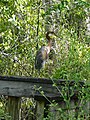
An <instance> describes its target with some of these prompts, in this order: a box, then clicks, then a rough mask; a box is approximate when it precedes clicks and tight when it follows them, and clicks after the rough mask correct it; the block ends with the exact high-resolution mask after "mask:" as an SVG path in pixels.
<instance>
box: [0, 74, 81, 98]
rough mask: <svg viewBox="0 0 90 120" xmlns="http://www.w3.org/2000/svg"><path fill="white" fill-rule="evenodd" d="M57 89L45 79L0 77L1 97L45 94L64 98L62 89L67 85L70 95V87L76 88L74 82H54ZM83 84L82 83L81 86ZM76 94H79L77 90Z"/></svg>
mask: <svg viewBox="0 0 90 120" xmlns="http://www.w3.org/2000/svg"><path fill="white" fill-rule="evenodd" d="M54 82H55V84H57V87H56V86H55V85H54V86H53V80H49V79H44V78H29V77H7V76H6V77H4V76H0V95H7V96H16V97H35V98H36V97H39V98H40V97H42V96H43V95H42V94H41V93H42V91H43V94H44V95H45V96H46V97H48V98H51V99H55V98H56V99H57V98H59V99H60V97H62V94H61V93H62V87H64V86H65V85H66V84H67V86H68V90H67V91H66V92H68V93H70V89H69V87H72V88H73V86H74V84H75V82H74V81H67V82H66V81H64V80H58V81H54ZM82 85H83V82H80V86H82ZM73 90H74V92H75V93H76V94H77V91H76V89H75V88H73Z"/></svg>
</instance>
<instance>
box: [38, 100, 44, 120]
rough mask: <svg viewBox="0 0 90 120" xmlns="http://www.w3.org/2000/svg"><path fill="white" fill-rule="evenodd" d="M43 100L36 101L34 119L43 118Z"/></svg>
mask: <svg viewBox="0 0 90 120" xmlns="http://www.w3.org/2000/svg"><path fill="white" fill-rule="evenodd" d="M44 104H45V103H44V101H37V108H36V120H43V117H44Z"/></svg>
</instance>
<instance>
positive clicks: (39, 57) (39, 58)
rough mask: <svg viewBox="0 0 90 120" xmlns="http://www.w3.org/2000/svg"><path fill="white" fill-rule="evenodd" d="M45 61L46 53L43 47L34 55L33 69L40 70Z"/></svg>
mask: <svg viewBox="0 0 90 120" xmlns="http://www.w3.org/2000/svg"><path fill="white" fill-rule="evenodd" d="M46 59H47V52H46V49H45V46H43V47H41V48H40V50H39V51H38V52H37V54H36V57H35V68H36V69H38V70H40V69H41V68H42V67H43V65H44V63H45V60H46Z"/></svg>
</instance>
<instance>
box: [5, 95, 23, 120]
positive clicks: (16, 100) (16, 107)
mask: <svg viewBox="0 0 90 120" xmlns="http://www.w3.org/2000/svg"><path fill="white" fill-rule="evenodd" d="M20 106H21V99H20V97H11V96H9V97H8V104H7V112H8V113H9V115H10V116H11V120H20Z"/></svg>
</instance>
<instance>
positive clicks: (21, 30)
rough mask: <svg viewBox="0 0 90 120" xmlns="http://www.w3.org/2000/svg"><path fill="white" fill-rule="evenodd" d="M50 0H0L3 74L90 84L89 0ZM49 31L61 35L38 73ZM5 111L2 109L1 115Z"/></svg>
mask: <svg viewBox="0 0 90 120" xmlns="http://www.w3.org/2000/svg"><path fill="white" fill-rule="evenodd" d="M50 1H51V0H50ZM48 2H49V0H47V2H45V1H43V0H42V1H41V0H13V1H12V0H0V75H13V76H32V77H48V78H54V79H66V80H76V81H79V80H84V81H85V82H86V83H89V79H90V43H89V42H90V29H89V31H88V29H87V25H88V24H89V22H88V18H89V15H90V13H89V12H90V2H89V1H88V0H52V1H51V2H50V4H49V3H48ZM89 21H90V20H89ZM48 27H49V29H48ZM47 30H53V31H55V32H56V33H57V36H58V37H56V38H55V40H54V46H53V50H52V53H51V56H52V58H51V59H48V61H47V63H46V66H45V68H44V69H42V70H41V74H40V75H39V74H38V71H37V70H35V67H34V60H35V55H36V52H37V50H38V49H39V48H40V47H41V46H42V45H43V43H44V44H45V45H46V44H47V41H46V37H45V33H46V31H47ZM87 96H88V95H87ZM0 107H2V104H1V102H0ZM2 112H3V110H1V109H0V114H2ZM3 114H4V113H3Z"/></svg>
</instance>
